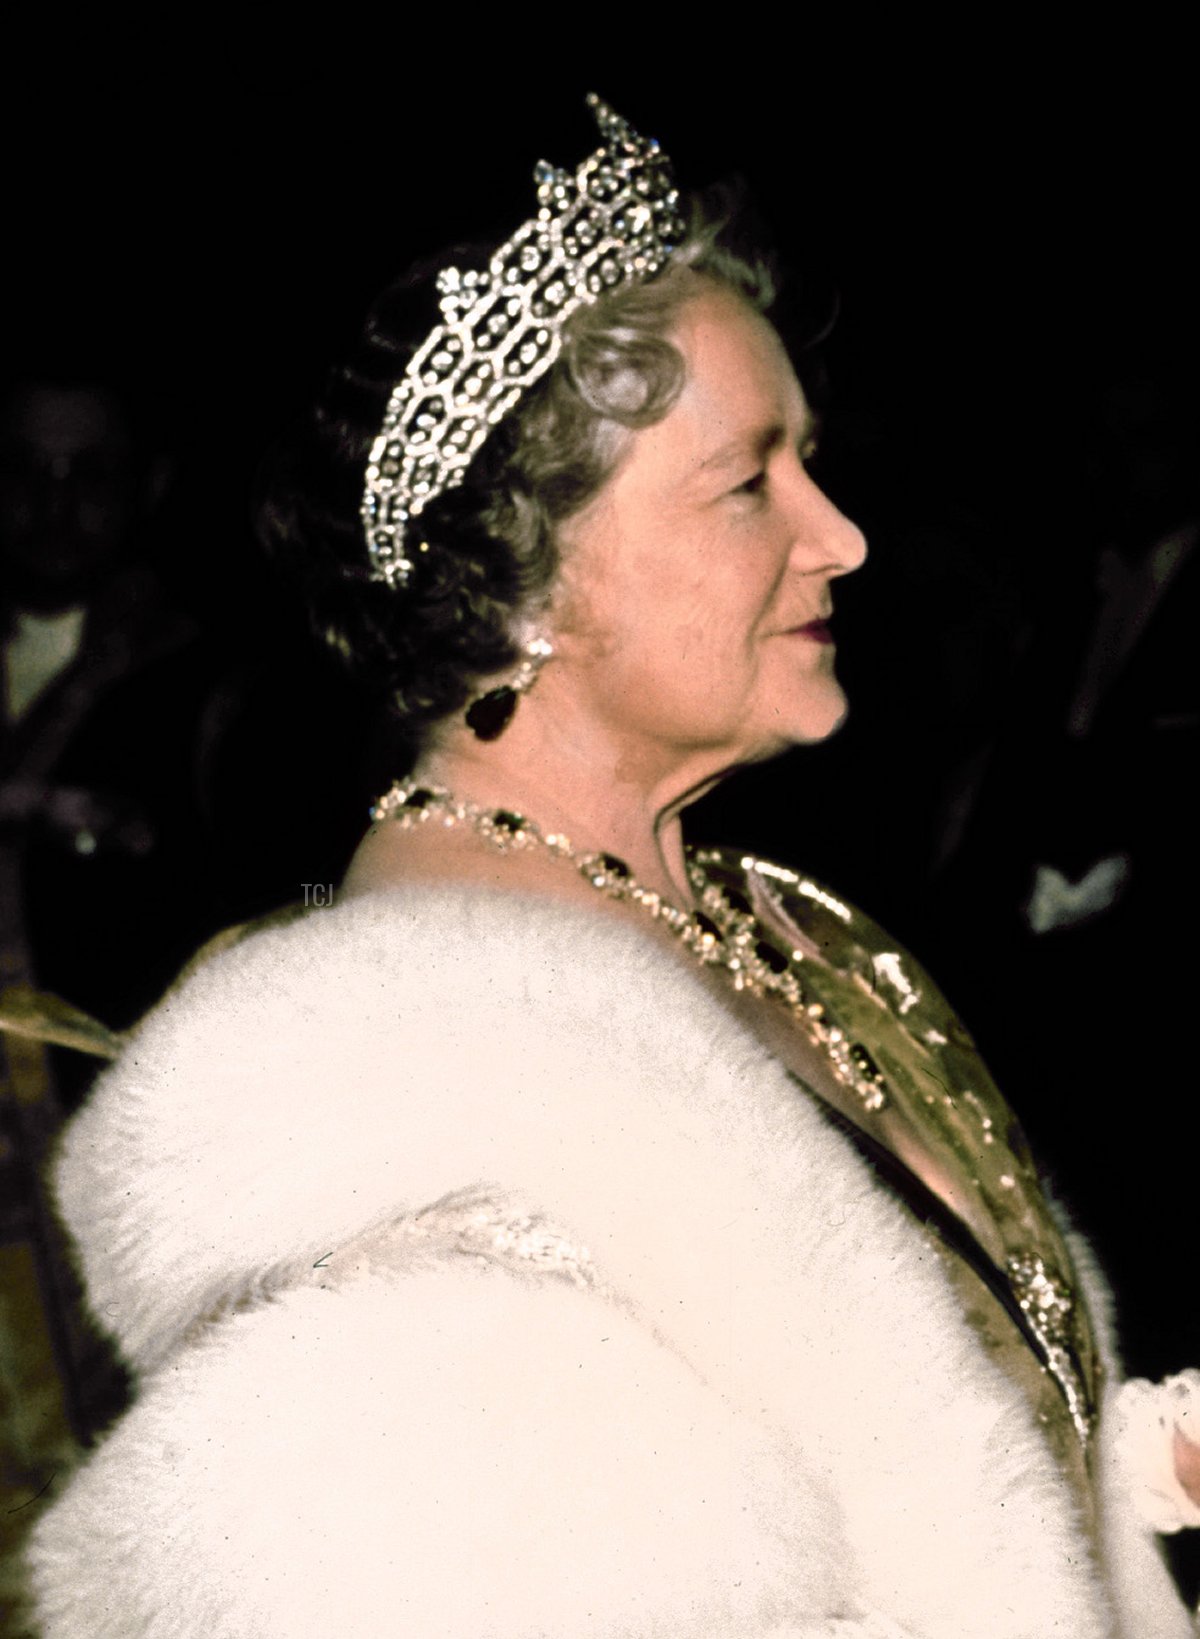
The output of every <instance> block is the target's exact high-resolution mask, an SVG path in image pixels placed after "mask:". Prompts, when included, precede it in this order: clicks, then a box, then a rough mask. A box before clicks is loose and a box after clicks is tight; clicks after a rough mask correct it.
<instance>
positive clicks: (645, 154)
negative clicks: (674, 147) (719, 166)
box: [361, 96, 685, 588]
mask: <svg viewBox="0 0 1200 1639" xmlns="http://www.w3.org/2000/svg"><path fill="white" fill-rule="evenodd" d="M588 106H589V107H590V109H591V111H592V114H593V116H594V118H595V120H596V124H597V126H598V127H599V129H600V135H601V137H602V139H603V142H602V146H601V147H599V148H597V149H596V151H595V153H594V154H589V156H588V157H587V159H585V160H584V161H583V163H582V164H581V165H580V166H579V168H578V170H577V171H576V172H575V174H574V176H572V175H571V174H570V172H569V171H564V170H559V169H557V168H556V167H555V166H553V165H549V164H547V163H546V161H545V160H543V161H541V162H540V163H539V164H538V165H537V166H536V167H535V169H534V173H533V179H534V181H535V182H536V183H537V198H538V211H537V215H536V216H535V217H533V218H532V219H531V220H530V221H528V222H523V223H522V224H521V226H520V227H519V228H518V229H517V231H516V232H515V233H514V234H513V236H512V238H511V239H507V240H506V241H505V242H504V244H502V245H501V246H500V248H499V250H497V251H496V252H495V254H494V255H493V256H492V258H491V260H490V261H489V262H488V265H487V269H486V270H485V271H483V272H476V271H473V270H472V271H468V272H462V271H461V270H460V269H458V268H454V267H450V268H445V269H444V270H443V271H442V272H441V273H440V274H439V275H438V279H437V288H438V293H439V295H440V297H441V304H440V305H441V310H442V322H441V323H440V324H438V325H436V326H435V327H434V328H433V330H431V331H430V333H429V335H428V336H427V337H426V338H425V340H424V341H423V342H422V343H421V345H420V346H419V347H418V348H417V351H416V352H415V353H414V355H413V357H412V359H411V360H410V361H409V364H408V367H407V368H406V370H405V372H404V375H403V377H402V378H401V379H400V381H399V382H398V383H397V384H396V386H395V387H394V388H393V389H392V394H391V397H390V398H389V400H388V406H387V412H386V414H385V416H384V419H383V426H382V428H381V430H380V432H379V436H378V437H377V438H376V439H375V442H374V444H372V446H371V454H370V457H369V459H368V462H367V474H366V487H365V489H364V491H363V500H362V508H361V515H362V521H363V529H364V532H365V534H366V538H367V552H368V555H369V557H370V578H371V579H372V580H376V581H383V582H384V583H386V584H387V585H388V586H390V587H393V588H400V587H403V586H404V585H406V583H407V581H408V579H409V577H410V575H411V574H412V571H413V560H412V558H411V557H410V556H409V551H410V548H409V545H408V543H407V542H406V539H405V536H406V532H407V530H408V527H409V525H410V523H411V522H412V521H413V520H414V519H415V518H418V517H419V516H420V514H421V512H422V511H423V509H424V508H425V507H426V506H428V505H429V503H430V501H432V500H434V499H435V498H436V497H437V496H439V495H441V494H443V493H444V492H445V491H446V490H448V489H454V488H455V487H456V486H457V485H458V484H460V483H461V482H462V478H463V473H464V472H465V471H466V469H467V467H468V466H469V464H470V462H471V460H472V458H473V457H474V455H475V452H476V451H477V450H478V449H479V447H480V445H481V444H482V443H483V441H484V440H485V439H486V438H487V436H488V434H489V432H490V431H491V430H492V428H493V427H494V426H495V425H496V424H497V422H499V421H501V420H502V419H503V418H504V417H505V416H506V415H507V414H508V412H509V411H510V410H511V409H512V408H513V406H514V405H515V404H516V403H517V401H518V399H519V398H520V397H521V394H522V393H523V392H525V390H526V389H527V388H528V387H531V386H532V385H533V384H534V382H536V381H538V380H540V378H541V377H542V376H544V375H545V374H546V372H547V370H549V368H550V366H551V365H552V364H553V363H554V361H555V359H556V358H557V357H558V354H559V351H560V349H561V347H562V331H563V326H564V325H565V324H566V321H567V320H568V319H569V318H570V316H571V314H572V313H574V312H575V311H576V310H577V309H578V308H580V307H584V306H589V305H590V304H591V303H593V302H595V301H597V300H598V299H599V298H600V297H601V296H603V295H604V294H605V293H606V292H608V291H610V290H613V289H614V288H616V287H617V286H618V285H621V284H624V283H626V282H632V281H640V280H643V279H649V278H650V277H652V275H654V274H655V273H657V272H658V271H659V269H660V268H661V267H662V266H663V264H664V263H665V262H666V261H667V259H668V258H669V257H670V255H671V252H672V251H673V250H674V249H675V247H676V246H677V245H678V243H679V241H680V240H681V239H682V238H683V235H684V232H685V226H684V222H683V218H682V216H681V213H680V209H679V193H678V190H677V189H676V187H675V182H674V178H673V176H672V173H671V165H670V161H669V160H668V159H667V157H666V155H665V154H663V153H662V151H661V150H660V148H659V146H658V143H657V142H656V141H654V139H653V138H651V137H643V136H640V135H639V134H638V133H637V132H636V131H635V130H634V129H633V127H632V126H631V125H630V124H629V123H628V122H627V121H626V120H623V119H622V118H621V116H620V115H619V114H616V113H614V112H613V110H612V109H611V108H610V107H609V106H608V104H607V103H605V102H602V101H601V100H600V98H599V97H597V96H589V98H588Z"/></svg>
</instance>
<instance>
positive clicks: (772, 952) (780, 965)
mask: <svg viewBox="0 0 1200 1639" xmlns="http://www.w3.org/2000/svg"><path fill="white" fill-rule="evenodd" d="M754 954H755V955H756V956H757V957H758V959H759V961H760V962H765V963H766V965H767V967H769V968H770V969H771V972H772V973H786V972H787V968H788V959H787V957H786V956H785V955H784V953H783V951H781V950H780V949H779V947H778V945H773V944H772V943H771V941H770V940H769V939H760V940H759V941H758V943H757V944H756V945H755V947H754Z"/></svg>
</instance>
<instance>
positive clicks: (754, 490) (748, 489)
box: [733, 467, 767, 495]
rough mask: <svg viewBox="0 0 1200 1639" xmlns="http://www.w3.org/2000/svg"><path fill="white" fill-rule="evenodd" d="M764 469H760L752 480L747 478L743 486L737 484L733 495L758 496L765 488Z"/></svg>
mask: <svg viewBox="0 0 1200 1639" xmlns="http://www.w3.org/2000/svg"><path fill="white" fill-rule="evenodd" d="M766 482H767V473H766V468H765V467H764V468H760V469H759V471H758V472H756V473H755V474H754V476H753V477H752V478H747V479H746V481H745V483H744V484H739V485H738V487H737V488H736V489H735V490H734V492H733V493H734V494H735V495H758V494H759V493H760V491H762V490H763V489H764V488H765V487H766Z"/></svg>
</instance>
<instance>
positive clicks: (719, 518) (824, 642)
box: [559, 283, 866, 769]
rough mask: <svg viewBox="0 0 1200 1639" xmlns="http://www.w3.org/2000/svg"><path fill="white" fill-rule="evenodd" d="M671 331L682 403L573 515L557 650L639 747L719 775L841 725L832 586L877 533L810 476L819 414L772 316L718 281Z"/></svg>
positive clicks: (590, 704)
mask: <svg viewBox="0 0 1200 1639" xmlns="http://www.w3.org/2000/svg"><path fill="white" fill-rule="evenodd" d="M671 340H672V341H673V342H674V343H675V345H676V346H677V347H678V348H679V349H680V351H681V353H682V355H683V358H684V362H685V365H686V372H687V373H686V378H685V385H684V387H683V390H682V392H681V393H680V395H679V398H678V399H677V401H676V403H675V404H674V406H673V407H672V409H671V410H670V412H669V413H668V414H667V415H666V416H665V417H664V418H663V419H662V420H661V421H659V422H657V423H655V424H654V425H653V426H651V427H647V428H645V429H643V430H642V431H639V432H637V433H634V434H633V435H631V439H630V445H629V448H628V450H627V452H626V454H625V456H624V457H623V459H622V461H621V463H620V465H619V466H618V468H617V471H616V472H615V474H614V475H613V477H612V478H611V479H610V480H609V481H608V483H607V484H606V485H605V487H604V489H603V490H602V491H601V492H600V493H599V494H598V495H597V497H596V498H595V500H594V501H593V502H592V503H591V504H590V505H589V506H588V507H587V508H586V509H585V510H584V511H583V512H582V513H580V514H579V515H578V516H577V517H575V518H573V519H571V520H570V521H569V522H568V524H567V525H566V526H565V527H564V530H563V548H564V550H563V558H564V565H565V567H564V573H563V593H564V603H563V616H564V618H563V628H562V636H563V638H564V639H565V641H564V642H560V647H559V652H560V655H561V656H562V659H563V661H564V662H565V663H566V665H567V666H571V667H573V668H574V670H575V673H576V676H575V679H574V682H575V686H576V687H579V688H581V689H582V690H583V691H584V692H585V694H586V697H587V699H586V708H587V709H588V710H589V711H591V712H596V713H599V714H600V715H601V717H602V719H603V720H604V722H605V724H606V726H607V727H608V729H609V730H610V731H612V732H614V733H615V734H616V735H617V737H618V739H619V740H621V741H622V742H623V744H624V747H625V748H626V749H627V750H628V752H629V753H630V755H631V756H634V755H637V753H638V752H639V751H640V752H641V753H642V754H643V756H644V757H650V758H651V759H653V758H654V757H655V755H656V754H657V758H658V760H659V761H660V762H661V760H662V758H663V756H664V755H665V756H666V757H668V758H669V757H671V756H672V755H673V756H675V757H676V758H683V759H685V760H686V759H688V758H694V757H696V756H697V755H699V756H700V758H701V760H703V759H704V758H705V757H711V759H712V761H713V763H714V769H715V768H716V767H717V766H718V765H719V766H732V765H733V764H735V763H739V762H746V761H755V760H758V759H761V758H763V757H769V756H771V755H773V754H774V753H776V752H778V751H781V750H783V749H784V748H786V747H787V746H789V745H794V744H798V743H802V742H812V741H817V740H822V739H824V738H825V737H826V735H828V734H830V733H832V732H833V730H834V729H835V728H837V727H838V725H839V724H840V722H841V721H842V718H843V717H844V715H845V710H846V701H845V696H844V695H843V693H842V690H841V688H840V687H839V685H838V682H837V679H836V678H835V676H834V671H833V659H834V649H833V644H832V641H831V638H830V634H829V629H828V626H827V625H826V622H827V620H828V617H829V615H830V613H831V609H832V597H831V583H832V582H833V580H834V579H836V577H837V576H839V575H844V574H847V573H848V572H849V571H850V570H852V569H857V568H858V566H859V565H860V564H861V563H862V561H863V558H864V556H865V553H866V545H865V542H864V540H863V536H862V533H861V531H860V530H859V529H858V528H857V527H856V526H855V525H854V524H852V523H850V522H849V520H848V519H846V518H845V517H843V516H842V514H841V513H840V512H839V511H838V510H837V508H836V507H835V506H834V505H833V503H832V502H831V501H830V500H829V499H828V497H827V496H826V495H825V494H824V493H823V492H822V491H821V490H820V489H819V488H818V487H817V485H816V483H815V482H814V481H813V479H812V477H811V476H810V474H809V472H808V470H807V467H806V465H805V463H806V461H807V460H808V459H809V458H810V457H811V455H812V453H813V448H814V434H815V427H814V423H813V417H812V414H811V412H810V410H809V407H808V404H807V402H806V401H805V398H804V394H803V391H802V390H801V387H800V384H799V382H798V381H797V379H796V375H795V372H794V371H793V369H792V366H791V364H790V362H789V360H788V357H787V354H786V353H785V352H784V349H783V346H782V343H781V342H780V340H779V337H778V336H777V335H776V333H775V331H774V330H773V329H772V327H771V326H770V325H769V324H768V323H767V321H766V320H765V319H763V318H762V317H761V315H760V314H758V313H757V312H756V311H755V310H754V309H753V308H751V307H750V306H749V305H748V304H747V303H746V302H744V301H743V300H742V299H741V298H740V297H739V296H737V295H736V294H734V293H733V292H732V291H730V290H729V289H727V288H726V287H723V286H720V285H717V284H710V283H706V284H705V285H704V286H703V287H701V288H700V293H699V294H697V295H696V296H695V297H692V298H690V299H689V300H688V302H687V303H686V304H685V306H684V307H683V309H682V310H681V312H680V316H679V319H678V322H677V324H676V326H675V328H674V329H673V331H672V333H671Z"/></svg>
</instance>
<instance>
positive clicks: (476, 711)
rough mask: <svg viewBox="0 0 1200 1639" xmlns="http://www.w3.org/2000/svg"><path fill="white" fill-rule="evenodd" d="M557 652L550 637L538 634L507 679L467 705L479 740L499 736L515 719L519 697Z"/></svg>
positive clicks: (467, 713) (527, 644) (526, 647)
mask: <svg viewBox="0 0 1200 1639" xmlns="http://www.w3.org/2000/svg"><path fill="white" fill-rule="evenodd" d="M553 653H554V645H553V644H552V643H551V642H550V640H549V639H548V638H545V637H534V638H530V640H529V642H528V643H526V644H525V646H524V656H525V658H524V659H523V660H522V661H521V664H520V665H519V666H518V667H517V670H516V671H515V672H514V673H513V675H512V677H511V678H510V679H509V681H508V682H507V683H501V684H499V685H497V687H496V688H494V689H489V690H488V691H487V693H486V694H481V695H479V696H477V698H476V699H474V700H472V701H471V704H470V705H469V706H468V707H467V712H466V719H467V727H468V728H469V729H470V730H471V732H472V734H474V736H475V738H476V739H477V740H498V739H499V738H500V736H501V735H502V734H503V733H504V730H505V729H506V728H507V727H508V725H509V723H510V722H511V721H512V715H513V712H514V711H516V709H517V701H518V700H519V699H520V697H521V695H523V694H525V693H526V692H527V691H528V690H529V689H531V688H532V687H533V684H534V682H535V681H536V679H537V675H538V673H539V672H540V671H541V669H542V667H543V666H544V665H545V664H546V662H547V660H549V658H550V656H551V655H552V654H553Z"/></svg>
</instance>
